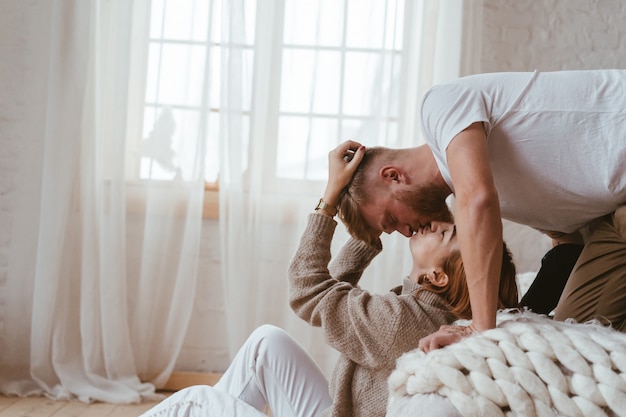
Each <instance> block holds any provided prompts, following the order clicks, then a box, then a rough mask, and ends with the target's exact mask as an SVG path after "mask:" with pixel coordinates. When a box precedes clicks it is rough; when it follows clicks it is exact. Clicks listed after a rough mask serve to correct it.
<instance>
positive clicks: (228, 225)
mask: <svg viewBox="0 0 626 417" xmlns="http://www.w3.org/2000/svg"><path fill="white" fill-rule="evenodd" d="M248 3H249V2H245V1H243V0H239V1H238V0H233V1H228V2H227V4H228V7H224V9H223V11H222V12H223V13H222V22H228V27H226V28H224V30H223V32H222V36H223V39H222V40H223V50H222V55H221V57H222V77H223V81H222V92H221V98H222V104H223V105H224V107H225V109H226V111H225V112H224V113H223V115H222V118H221V123H220V143H221V146H222V147H221V162H222V163H223V165H222V166H221V177H220V197H221V211H220V223H221V236H222V248H223V258H222V261H223V267H222V271H223V274H222V275H223V284H224V288H225V297H226V298H225V305H226V313H227V314H226V317H227V323H228V329H229V333H228V341H229V348H230V353H231V355H232V354H234V353H235V352H236V350H237V349H238V348H239V346H240V345H241V343H242V342H243V341H244V340H245V338H246V337H247V335H248V334H249V333H250V331H251V330H252V329H253V328H254V327H256V326H258V325H259V324H261V323H266V322H271V323H274V324H277V325H279V326H281V327H283V328H286V329H287V330H288V331H289V332H290V333H291V334H293V335H294V336H296V337H297V338H298V339H299V340H300V341H301V342H302V344H303V345H304V346H305V347H306V348H307V349H308V350H309V351H310V352H311V353H312V354H313V355H314V356H315V357H316V359H317V360H318V362H319V363H320V364H321V365H322V367H323V368H324V369H325V370H327V371H329V370H330V369H331V367H332V364H333V362H334V360H335V358H336V354H335V352H333V351H331V350H330V349H329V348H327V347H326V346H325V344H324V341H323V339H322V338H321V337H320V335H319V333H318V332H317V331H316V330H315V329H310V328H309V327H308V326H307V325H306V324H305V323H302V322H301V321H299V319H297V318H296V317H295V316H294V314H293V313H292V312H291V311H290V309H289V307H288V305H287V282H286V268H287V264H288V261H289V257H290V256H291V255H292V254H293V252H294V251H295V246H296V245H297V243H298V239H299V236H300V233H301V231H302V229H303V227H304V221H305V219H306V215H307V213H309V212H311V211H312V208H313V206H314V205H315V204H316V202H317V199H318V198H319V196H320V195H321V193H322V191H323V185H324V182H323V178H320V175H319V172H320V171H319V169H321V170H322V172H323V174H325V169H326V155H327V152H328V151H329V150H330V149H332V148H334V147H335V145H337V144H338V143H340V142H341V141H343V140H346V139H348V138H351V139H356V140H359V141H361V142H363V143H364V144H365V145H369V146H372V145H384V146H390V147H407V146H415V145H417V144H419V143H420V132H419V102H420V98H421V96H422V94H423V93H424V92H425V91H426V89H428V88H429V87H430V86H431V85H432V84H433V83H435V82H439V81H443V80H445V79H448V78H453V77H456V76H458V75H459V68H460V58H461V57H460V53H461V52H460V42H461V27H462V24H461V18H462V6H463V2H462V0H454V1H449V0H424V1H410V0H409V1H406V2H404V1H382V0H373V1H360V0H359V1H355V0H346V1H334V0H333V1H317V2H306V1H290V0H264V1H263V2H259V5H258V9H257V10H256V13H255V14H246V10H247V8H246V6H247V5H248ZM261 4H262V7H261ZM297 8H304V9H305V11H303V12H298V10H297ZM250 19H254V23H255V26H254V27H255V30H254V31H253V32H251V31H249V28H250V27H251V26H250ZM298 19H300V20H298ZM307 31H308V32H307ZM331 32H336V37H335V38H332V36H333V35H332V34H331ZM330 38H332V39H330ZM242 45H252V49H251V51H252V52H250V53H251V54H252V55H253V57H252V58H251V59H247V56H246V53H248V51H247V50H246V49H244V48H242ZM298 47H301V49H300V50H298ZM294 51H295V52H294ZM325 58H327V60H326V61H325V60H324V59H325ZM333 59H334V61H333ZM297 60H304V61H306V62H307V64H308V66H307V67H305V68H302V67H298V66H297V64H298V63H297V62H295V61H297ZM329 61H330V62H331V64H329V63H328V62H329ZM333 62H335V63H337V65H333V64H332V63H333ZM293 68H297V70H294V69H293ZM248 80H251V90H252V94H251V96H250V97H249V99H248V97H247V96H246V88H247V85H246V81H248ZM329 80H330V81H329ZM358 80H360V81H358ZM329 91H330V92H331V93H330V94H329ZM327 96H330V97H332V98H331V99H328V100H326V103H327V102H328V101H330V102H331V105H328V106H327V107H330V108H332V110H328V108H327V107H324V100H325V98H324V97H327ZM302 97H303V99H302V100H300V101H299V99H300V98H302ZM294 103H295V104H294ZM320 103H321V104H320ZM327 104H328V103H327ZM333 111H334V112H335V113H332V112H333ZM331 113H332V115H331ZM296 117H299V119H298V120H299V122H298V123H291V124H290V123H289V122H290V120H292V119H295V118H296ZM333 118H335V119H333ZM328 119H333V120H334V122H332V123H331V122H328ZM246 126H249V129H246V128H245V127H246ZM293 126H297V127H298V128H299V129H298V128H295V129H294V128H293ZM320 126H321V127H320ZM329 126H330V127H329ZM290 127H291V128H290ZM285 137H286V138H285ZM303 138H304V139H303ZM286 148H291V153H289V152H286V151H285V149H286ZM281 158H282V160H281ZM288 158H293V159H294V161H295V164H294V165H298V166H305V167H309V166H312V167H315V166H316V165H315V164H317V166H318V167H319V169H318V171H317V177H316V175H315V172H313V173H311V172H312V171H314V170H313V169H311V170H309V171H307V172H306V173H305V174H303V175H302V176H300V177H298V178H296V179H295V180H294V181H291V182H290V181H282V182H281V181H280V179H277V177H278V176H280V175H278V174H277V173H278V172H279V171H280V170H281V167H282V166H283V165H284V164H286V163H287V159H288ZM296 176H297V175H296ZM296 176H294V177H296ZM322 177H323V175H322ZM292 179H293V178H292ZM320 179H322V180H321V181H320ZM298 180H299V181H298ZM277 183H278V184H279V185H277ZM294 183H296V184H297V185H296V186H295V187H294V188H295V190H294V189H292V188H291V186H292V185H293V184H294ZM336 236H337V238H336V245H335V247H336V248H338V247H339V246H340V244H341V243H342V242H343V241H345V239H346V238H347V235H346V233H345V232H344V231H343V227H342V226H341V225H340V226H339V227H338V232H337V235H336ZM383 244H384V247H385V249H384V251H383V254H382V255H380V256H379V258H378V259H376V260H375V262H374V263H373V265H372V266H371V267H370V268H369V270H368V271H367V275H366V276H365V277H364V279H363V280H362V285H363V286H364V287H366V288H369V289H371V290H372V291H377V292H383V291H387V290H389V289H390V288H392V287H394V286H396V285H398V284H400V283H401V279H402V277H404V276H405V275H406V274H407V273H408V271H409V264H410V260H409V252H408V242H407V240H406V239H405V238H403V237H400V236H399V235H393V236H384V241H383Z"/></svg>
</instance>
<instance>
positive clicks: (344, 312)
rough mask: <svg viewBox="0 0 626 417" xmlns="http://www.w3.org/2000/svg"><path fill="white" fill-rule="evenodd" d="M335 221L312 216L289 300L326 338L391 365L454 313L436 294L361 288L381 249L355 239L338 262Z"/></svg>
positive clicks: (366, 359)
mask: <svg viewBox="0 0 626 417" xmlns="http://www.w3.org/2000/svg"><path fill="white" fill-rule="evenodd" d="M335 227H336V223H335V222H334V221H333V220H332V219H330V218H329V217H328V216H324V215H322V214H315V213H314V214H311V215H309V222H308V224H307V227H306V229H305V231H304V233H303V235H302V238H301V241H300V245H299V247H298V249H297V251H296V254H295V255H294V257H293V259H292V261H291V264H290V266H289V302H290V306H291V308H292V309H293V311H294V312H295V313H296V314H297V315H298V316H299V317H300V318H301V319H303V320H305V321H307V322H308V323H309V324H311V325H312V326H316V327H321V329H322V332H323V334H324V337H325V339H326V342H327V343H328V344H329V345H330V346H332V347H333V348H334V349H336V350H338V351H339V352H341V353H342V354H344V355H345V356H347V357H348V358H350V359H351V360H353V361H355V362H357V363H359V364H360V365H362V366H366V367H368V368H378V367H381V366H392V365H393V363H395V360H396V358H397V357H398V356H399V355H400V354H402V353H403V352H406V351H408V350H410V349H413V348H415V347H417V341H418V340H419V339H420V338H421V337H423V336H426V335H428V334H430V333H432V332H434V331H436V330H437V329H438V328H439V326H440V325H442V324H446V323H450V322H451V321H452V320H453V319H454V317H453V316H452V315H451V314H450V312H449V308H448V306H447V304H446V303H445V302H444V301H443V300H441V299H440V298H439V297H438V296H437V295H435V294H432V293H429V292H426V291H422V292H420V294H419V296H416V295H415V293H408V294H401V295H398V294H396V293H394V292H389V293H387V294H384V295H377V294H370V293H369V292H368V291H365V290H363V289H361V288H359V287H358V286H356V284H357V282H358V279H359V278H360V276H361V274H362V272H363V270H364V269H365V267H366V266H367V265H369V263H370V262H371V260H372V259H373V258H374V257H375V256H376V255H377V254H378V253H380V251H381V249H382V248H381V247H378V248H377V247H373V246H370V245H367V244H365V243H363V242H360V241H358V240H353V239H350V240H349V241H348V242H347V243H346V245H345V246H344V247H343V248H342V250H341V251H340V252H339V254H338V255H337V258H336V259H334V260H333V274H335V276H337V277H342V279H336V278H335V277H333V275H331V273H330V272H329V269H328V264H329V262H330V260H331V251H330V243H331V240H332V236H333V233H334V230H335Z"/></svg>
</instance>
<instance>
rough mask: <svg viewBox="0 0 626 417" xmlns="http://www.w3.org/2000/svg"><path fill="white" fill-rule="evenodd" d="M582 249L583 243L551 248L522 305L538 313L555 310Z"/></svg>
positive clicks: (523, 298)
mask: <svg viewBox="0 0 626 417" xmlns="http://www.w3.org/2000/svg"><path fill="white" fill-rule="evenodd" d="M582 250H583V245H580V244H577V243H565V244H561V245H557V246H555V247H553V248H552V249H550V250H549V251H548V252H547V253H546V254H545V255H544V257H543V259H542V260H541V268H540V269H539V272H537V276H536V277H535V280H534V281H533V283H532V284H531V285H530V287H529V288H528V291H526V294H524V296H523V297H522V300H521V301H520V304H519V305H520V307H527V308H529V309H530V310H531V311H534V312H535V313H537V314H548V313H550V312H551V311H552V310H554V308H555V307H556V305H557V303H558V302H559V298H561V293H562V292H563V288H564V287H565V283H566V282H567V279H568V278H569V276H570V273H571V272H572V269H573V268H574V264H576V261H577V260H578V257H579V256H580V252H581V251H582Z"/></svg>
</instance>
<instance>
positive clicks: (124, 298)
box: [0, 0, 204, 403]
mask: <svg viewBox="0 0 626 417" xmlns="http://www.w3.org/2000/svg"><path fill="white" fill-rule="evenodd" d="M146 5H148V3H146V2H143V1H138V2H133V1H130V0H107V1H96V0H93V1H83V0H74V1H72V0H59V1H45V0H44V1H35V2H30V3H29V4H28V5H24V6H21V7H22V10H23V14H19V13H17V12H16V16H18V17H21V18H23V21H24V22H26V23H25V24H24V25H23V26H20V25H15V24H12V23H11V22H10V21H9V19H10V17H11V16H10V15H9V16H7V17H5V18H4V19H6V20H4V23H6V24H9V25H10V27H11V29H12V30H13V31H14V32H13V33H6V32H5V33H6V34H7V35H10V36H11V39H13V40H15V42H17V44H18V45H20V46H21V47H22V48H23V51H20V54H15V55H14V56H13V57H12V58H13V59H14V60H15V61H14V65H15V67H16V68H18V70H17V71H15V72H14V73H13V74H15V80H16V81H22V82H23V83H24V89H25V90H27V91H29V92H30V94H29V95H28V96H22V97H19V98H16V99H15V103H14V104H13V103H11V104H10V105H12V106H16V107H14V109H16V111H15V114H16V115H19V116H16V117H14V118H11V119H10V120H9V119H5V120H4V123H3V125H4V127H5V128H7V130H5V133H4V134H3V136H4V137H3V141H2V148H3V149H2V154H3V158H5V155H7V156H9V155H10V157H11V158H12V159H13V160H14V163H12V164H10V165H11V166H12V167H13V171H7V170H4V171H3V183H5V184H10V186H9V187H7V188H5V189H4V190H5V192H3V200H2V206H3V212H4V213H3V216H5V217H4V219H5V220H4V222H3V225H4V226H5V227H3V234H4V235H5V236H6V239H3V243H4V244H5V246H3V248H5V251H3V257H2V260H3V269H2V279H1V280H0V297H1V309H0V321H1V323H2V326H0V344H1V345H0V346H1V347H0V392H2V393H5V394H19V395H29V394H45V395H48V396H50V397H52V398H71V397H78V398H81V399H83V400H94V399H95V400H101V401H108V402H116V403H128V402H138V401H140V400H141V399H142V398H145V397H148V396H151V395H153V394H154V385H153V384H156V385H162V384H163V383H164V382H165V381H166V380H167V378H168V377H169V375H170V372H171V371H172V369H173V368H174V365H175V362H176V359H177V356H178V353H179V351H180V347H181V345H182V343H183V340H184V336H185V332H186V330H187V323H188V322H189V317H190V314H191V309H192V303H191V302H189V300H190V299H193V292H194V288H195V281H196V270H197V262H198V248H199V240H200V239H199V234H200V230H201V219H202V198H203V192H204V180H203V169H202V166H201V164H198V166H197V167H194V168H193V170H192V172H194V173H195V177H194V178H191V179H189V180H188V181H186V182H185V184H179V185H177V186H170V187H169V188H164V187H163V186H161V185H159V184H158V183H154V182H150V181H146V182H144V183H143V185H141V187H140V189H141V191H143V193H142V199H141V205H142V207H141V209H139V210H138V209H135V208H134V207H133V206H134V205H135V202H134V199H132V198H131V195H130V194H129V193H128V192H127V190H128V187H127V175H126V174H127V172H126V165H125V161H126V159H127V158H126V157H127V155H126V153H127V139H128V138H127V136H128V135H129V134H130V135H133V134H135V133H134V132H133V129H132V128H131V127H132V125H133V124H137V123H136V121H133V120H129V119H128V118H127V114H128V112H127V111H128V107H129V105H128V102H129V97H132V96H133V94H136V92H134V91H131V88H130V86H129V80H130V79H131V78H132V77H131V68H132V62H134V61H133V59H134V58H135V55H134V54H135V53H136V51H133V50H132V47H131V45H133V44H134V43H133V42H132V40H133V37H134V36H140V37H141V36H143V37H144V38H146V37H147V34H146V33H143V34H142V31H141V27H142V25H141V24H139V28H138V27H137V26H133V25H136V24H137V22H136V21H135V20H134V17H136V16H142V15H143V16H145V19H146V20H147V19H148V10H149V9H148V8H145V10H143V11H142V10H138V8H142V7H145V6H146ZM11 7H12V8H13V9H14V10H17V9H19V7H20V6H18V5H14V6H11ZM11 7H6V8H5V10H8V11H9V12H10V11H12V9H11ZM144 23H145V22H144ZM143 26H145V24H144V25H143ZM145 27H147V26H145ZM144 43H145V40H144ZM22 53H23V55H22ZM18 71H23V72H24V74H21V73H18ZM7 74H9V72H4V73H3V75H4V76H7ZM19 94H21V93H16V95H19ZM3 103H4V104H6V103H7V102H3ZM18 122H21V123H18ZM16 126H17V127H16ZM135 130H136V129H135ZM11 132H12V133H14V134H16V135H17V137H18V138H19V137H22V138H23V139H24V141H23V142H21V143H18V142H19V141H16V142H15V143H12V142H11V141H10V140H9V139H11V138H12V136H11V134H12V133H11ZM5 135H6V136H5ZM5 165H7V161H6V159H5V160H3V166H5ZM131 200H133V201H131ZM7 224H9V226H8V227H7V226H6V225H7ZM142 381H149V382H150V383H148V382H142Z"/></svg>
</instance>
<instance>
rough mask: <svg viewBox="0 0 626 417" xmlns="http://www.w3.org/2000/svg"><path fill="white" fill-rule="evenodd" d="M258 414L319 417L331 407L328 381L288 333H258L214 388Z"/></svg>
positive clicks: (265, 328) (271, 329)
mask: <svg viewBox="0 0 626 417" xmlns="http://www.w3.org/2000/svg"><path fill="white" fill-rule="evenodd" d="M215 389H216V390H220V391H223V392H227V393H229V394H230V395H232V396H234V397H235V398H238V399H240V400H242V401H244V402H246V403H248V404H250V405H252V406H253V407H255V408H256V409H258V410H263V408H264V407H265V406H266V405H268V406H269V408H270V409H271V410H272V414H273V415H274V416H278V417H316V416H318V415H319V414H320V413H321V412H322V411H323V410H325V409H326V408H328V407H330V405H331V403H332V401H331V399H330V396H329V393H328V381H327V380H326V377H325V376H324V374H323V373H322V371H321V370H320V368H319V367H318V366H317V364H316V363H315V362H314V361H313V359H312V358H311V357H310V356H309V355H308V353H307V352H306V351H305V350H304V349H303V348H302V347H301V346H300V345H299V344H298V343H297V342H296V341H295V340H294V339H293V338H291V337H290V336H289V335H288V334H287V333H286V332H285V331H283V330H282V329H279V328H278V327H275V326H270V325H264V326H261V327H259V328H258V329H256V330H255V331H254V332H253V333H252V334H251V335H250V337H249V338H248V340H247V341H246V343H245V344H244V345H243V346H242V348H241V349H240V350H239V352H238V353H237V355H236V356H235V358H234V360H233V362H232V364H231V366H230V367H229V368H228V370H227V371H226V372H225V373H224V375H223V376H222V378H221V379H220V381H219V382H218V383H217V384H216V385H215Z"/></svg>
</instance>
